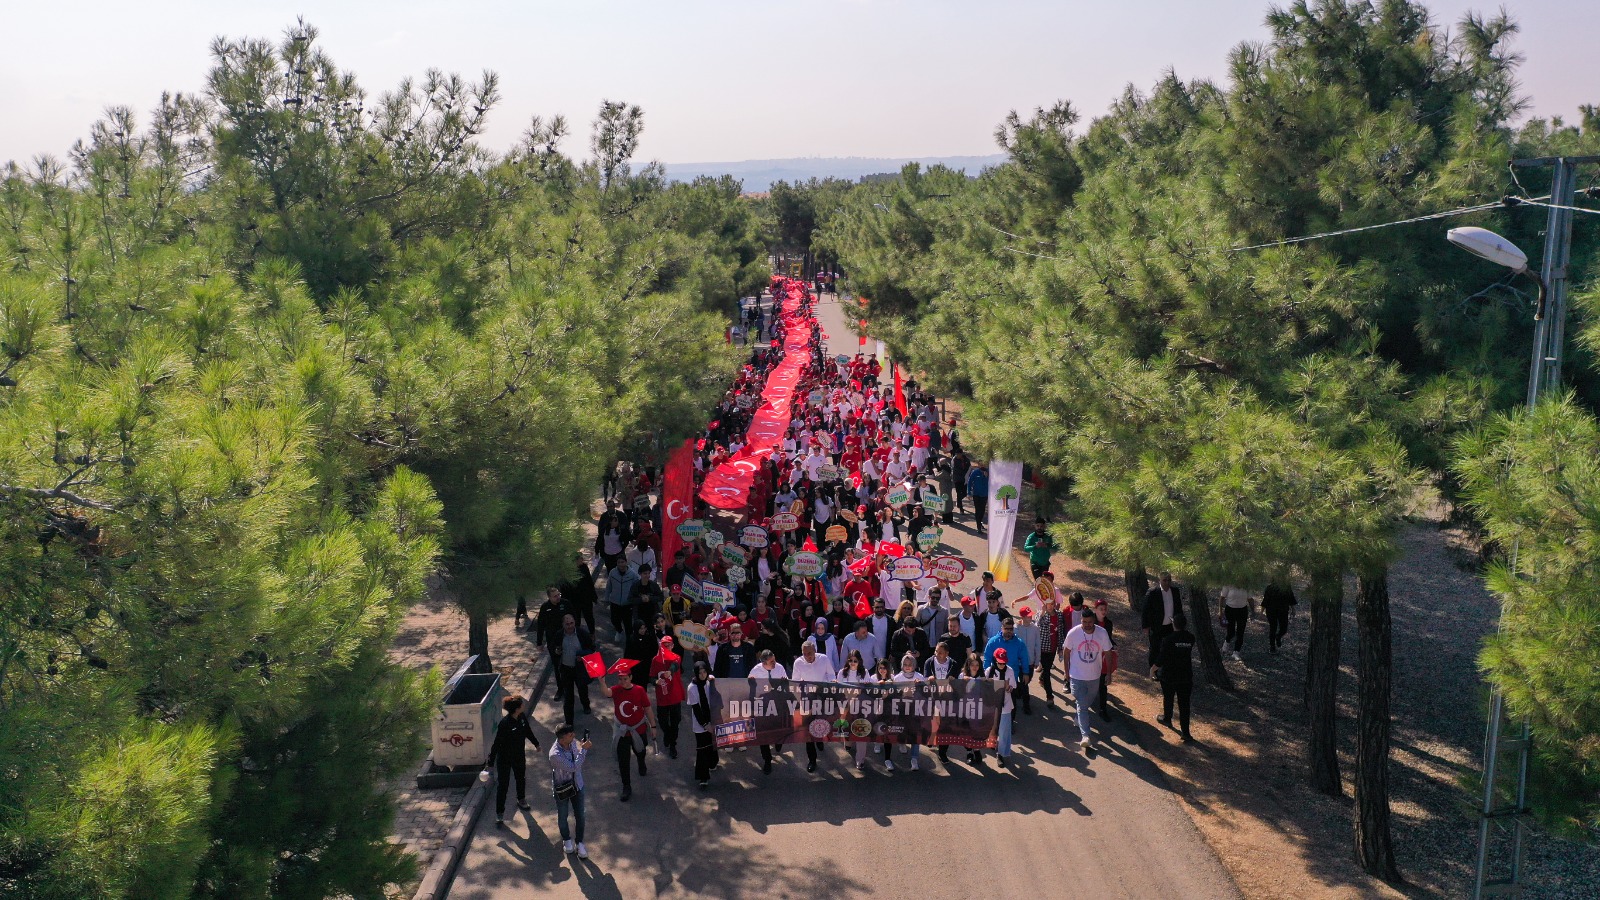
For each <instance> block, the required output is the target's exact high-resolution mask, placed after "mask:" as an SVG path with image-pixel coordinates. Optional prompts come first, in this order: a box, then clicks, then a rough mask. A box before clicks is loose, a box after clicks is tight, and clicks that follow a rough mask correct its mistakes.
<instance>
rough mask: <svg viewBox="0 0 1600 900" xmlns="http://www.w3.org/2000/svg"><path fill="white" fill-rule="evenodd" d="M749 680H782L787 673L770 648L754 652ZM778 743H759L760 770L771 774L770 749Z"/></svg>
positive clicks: (786, 676)
mask: <svg viewBox="0 0 1600 900" xmlns="http://www.w3.org/2000/svg"><path fill="white" fill-rule="evenodd" d="M748 677H749V678H750V680H751V681H774V680H778V681H783V680H787V679H788V678H789V673H788V671H787V670H785V669H784V668H783V663H781V662H778V657H777V655H776V654H774V653H773V652H772V651H771V650H763V651H761V652H760V653H758V654H756V667H755V668H753V669H751V670H750V675H749V676H748ZM779 746H781V745H779V744H771V745H768V744H762V745H761V771H762V772H764V773H766V774H768V775H771V774H772V751H773V750H774V749H776V748H777V747H779Z"/></svg>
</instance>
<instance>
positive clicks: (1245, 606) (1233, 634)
mask: <svg viewBox="0 0 1600 900" xmlns="http://www.w3.org/2000/svg"><path fill="white" fill-rule="evenodd" d="M1218 594H1220V596H1219V598H1218V599H1219V601H1220V602H1221V604H1222V609H1221V610H1219V611H1218V613H1217V617H1218V618H1219V619H1221V621H1222V626H1223V627H1224V628H1226V629H1227V630H1228V632H1227V636H1226V637H1224V638H1223V639H1222V642H1223V644H1227V643H1228V642H1229V641H1232V642H1233V658H1234V660H1235V661H1237V660H1239V659H1240V656H1239V654H1240V653H1241V652H1242V651H1243V650H1244V629H1245V626H1246V625H1249V624H1250V619H1251V618H1252V617H1253V616H1254V615H1255V608H1256V601H1255V598H1254V597H1251V596H1250V592H1249V591H1247V590H1245V589H1244V588H1241V587H1232V586H1229V587H1225V588H1223V589H1222V590H1221V591H1219V592H1218Z"/></svg>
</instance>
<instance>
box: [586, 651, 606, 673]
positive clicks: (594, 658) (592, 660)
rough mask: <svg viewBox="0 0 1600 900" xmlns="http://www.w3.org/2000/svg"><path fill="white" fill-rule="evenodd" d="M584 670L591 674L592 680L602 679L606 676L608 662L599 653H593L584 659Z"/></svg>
mask: <svg viewBox="0 0 1600 900" xmlns="http://www.w3.org/2000/svg"><path fill="white" fill-rule="evenodd" d="M583 670H584V671H585V672H588V673H589V677H590V678H600V677H603V676H604V675H605V674H606V661H605V660H604V659H603V658H602V657H601V656H600V654H599V653H591V654H589V655H588V656H585V657H583Z"/></svg>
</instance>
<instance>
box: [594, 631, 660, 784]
mask: <svg viewBox="0 0 1600 900" xmlns="http://www.w3.org/2000/svg"><path fill="white" fill-rule="evenodd" d="M633 666H634V662H633V660H631V659H627V658H623V659H619V660H617V661H616V662H615V663H612V665H611V668H610V669H609V670H608V671H607V672H606V674H607V675H615V676H617V685H616V687H612V686H611V685H609V684H606V683H605V680H604V679H601V681H600V692H601V693H602V694H605V695H606V696H607V697H610V698H611V704H612V709H613V711H614V712H615V714H616V722H615V724H613V725H612V727H611V740H612V743H614V744H615V745H616V748H617V771H618V773H620V774H621V776H622V802H623V803H626V802H628V798H629V797H632V796H633V774H632V772H631V771H630V769H631V768H632V767H631V766H629V765H628V757H629V755H630V754H631V755H633V756H636V757H638V759H639V774H640V775H648V774H649V772H648V771H646V769H645V764H644V750H645V747H646V746H648V745H649V742H650V741H651V740H652V739H654V738H655V735H656V713H655V708H654V707H652V706H651V705H650V695H649V694H647V693H645V689H644V688H642V687H640V686H639V685H637V684H634V683H633ZM647 726H648V728H649V730H648V732H647V731H646V727H647Z"/></svg>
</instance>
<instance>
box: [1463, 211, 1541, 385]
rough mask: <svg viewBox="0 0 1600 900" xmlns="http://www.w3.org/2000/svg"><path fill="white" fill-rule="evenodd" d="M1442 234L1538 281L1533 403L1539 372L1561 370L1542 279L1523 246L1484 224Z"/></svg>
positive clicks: (1530, 379)
mask: <svg viewBox="0 0 1600 900" xmlns="http://www.w3.org/2000/svg"><path fill="white" fill-rule="evenodd" d="M1445 238H1446V239H1447V240H1449V241H1450V243H1452V244H1455V245H1456V246H1457V247H1460V248H1461V249H1463V250H1465V251H1467V252H1468V253H1471V254H1472V255H1473V256H1476V257H1478V258H1480V259H1486V260H1488V261H1489V262H1492V263H1494V264H1496V265H1501V266H1505V267H1506V268H1508V269H1510V270H1511V271H1512V272H1515V273H1516V274H1518V275H1526V276H1528V277H1529V278H1532V279H1533V280H1534V283H1536V284H1538V285H1539V300H1538V302H1537V303H1536V304H1535V305H1534V307H1533V321H1534V326H1533V361H1532V362H1531V363H1530V364H1529V367H1528V405H1529V406H1532V405H1533V404H1535V403H1537V402H1538V400H1539V388H1540V386H1541V383H1542V382H1543V381H1544V380H1545V379H1544V378H1543V377H1542V376H1543V375H1544V374H1545V373H1546V370H1547V369H1548V370H1550V371H1551V372H1552V373H1553V374H1554V373H1559V372H1560V371H1561V346H1560V343H1559V338H1558V339H1557V342H1555V343H1554V345H1553V346H1552V341H1551V339H1550V338H1551V329H1550V327H1549V324H1548V323H1547V322H1546V321H1545V316H1544V313H1545V302H1546V298H1547V296H1548V294H1549V288H1548V287H1547V284H1546V282H1545V279H1543V278H1541V277H1539V273H1537V272H1535V271H1533V270H1532V269H1530V268H1528V254H1526V253H1523V252H1522V248H1520V247H1518V246H1517V245H1516V244H1513V243H1511V242H1510V241H1508V240H1506V239H1505V238H1503V237H1501V236H1500V235H1498V234H1495V233H1494V232H1492V231H1490V230H1489V229H1487V228H1478V227H1476V226H1472V225H1469V226H1466V227H1463V228H1452V229H1450V230H1449V231H1448V232H1446V233H1445ZM1556 377H1559V375H1557V376H1556Z"/></svg>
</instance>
